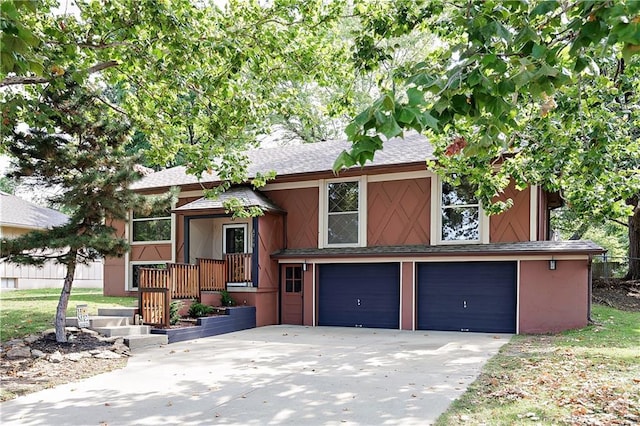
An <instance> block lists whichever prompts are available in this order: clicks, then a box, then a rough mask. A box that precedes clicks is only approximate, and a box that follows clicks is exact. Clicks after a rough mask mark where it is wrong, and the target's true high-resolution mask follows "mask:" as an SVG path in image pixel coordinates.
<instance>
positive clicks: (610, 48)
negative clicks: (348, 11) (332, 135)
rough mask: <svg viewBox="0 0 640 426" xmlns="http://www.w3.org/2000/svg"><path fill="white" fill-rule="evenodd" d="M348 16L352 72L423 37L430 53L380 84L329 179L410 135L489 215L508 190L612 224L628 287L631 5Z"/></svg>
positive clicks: (400, 8)
mask: <svg viewBox="0 0 640 426" xmlns="http://www.w3.org/2000/svg"><path fill="white" fill-rule="evenodd" d="M355 14H356V15H357V16H359V18H360V22H361V25H362V29H361V30H360V31H359V34H358V38H357V40H360V42H357V43H356V46H357V51H356V53H355V55H354V60H355V62H356V65H357V66H360V65H362V64H365V65H366V66H367V67H369V68H375V67H377V66H380V65H381V64H384V63H385V60H386V58H387V57H388V52H390V51H393V49H394V48H395V46H394V43H393V40H394V39H395V38H396V37H398V36H400V35H404V34H414V35H420V34H426V35H429V36H433V34H436V35H437V36H438V40H437V42H436V43H435V45H437V46H439V48H437V49H435V50H434V51H432V52H431V53H430V54H428V55H426V56H423V57H422V58H421V59H420V60H418V61H414V62H413V63H408V64H405V65H404V66H401V67H396V68H395V72H394V73H391V74H390V75H389V78H387V79H384V80H381V81H380V84H379V86H380V89H381V96H380V97H379V98H378V99H377V100H376V101H374V102H373V103H372V104H371V105H370V106H369V107H367V108H366V109H364V110H363V111H362V112H361V113H360V114H358V115H357V116H356V117H355V118H354V119H353V120H352V121H351V123H350V124H349V125H348V126H347V128H346V133H347V136H348V138H349V139H350V140H351V141H352V142H353V147H352V149H351V150H350V152H344V153H343V154H341V156H340V157H339V158H338V160H337V161H336V163H335V166H334V167H335V168H336V169H340V168H342V167H345V166H351V165H354V164H364V163H365V162H366V161H367V160H370V159H371V158H372V157H373V155H374V153H375V151H376V150H378V149H380V148H381V147H382V145H383V143H384V141H385V140H387V139H389V138H391V137H395V136H399V135H402V134H403V132H404V131H406V130H409V129H414V130H417V131H419V132H423V133H425V134H426V135H427V136H428V137H429V138H430V140H431V141H432V143H433V144H434V145H435V155H436V156H437V158H438V161H437V162H435V163H433V164H430V166H431V167H433V168H434V169H436V171H437V172H438V173H439V174H441V175H442V176H443V177H444V178H450V176H451V175H452V174H455V175H456V176H458V177H461V176H462V177H465V178H467V179H469V180H470V181H472V182H474V183H475V184H476V185H477V192H476V195H477V196H478V197H479V198H480V199H481V200H482V202H483V205H484V206H485V207H486V210H487V211H488V212H489V213H491V214H493V213H498V212H500V211H503V210H504V209H506V208H508V207H509V206H510V200H507V201H506V202H495V196H496V195H498V194H500V193H501V192H502V191H503V190H504V188H505V187H506V186H507V185H508V184H509V182H511V181H514V182H515V184H516V186H517V187H518V188H524V187H526V186H527V185H530V184H535V185H541V186H542V187H544V188H545V189H547V190H551V191H559V192H560V193H561V195H562V196H563V198H564V201H565V203H566V204H567V205H568V206H569V207H570V208H571V209H572V210H573V211H574V212H575V213H576V214H580V215H584V216H585V217H586V218H587V219H588V220H589V221H592V222H602V221H603V220H604V219H607V218H608V219H614V220H619V219H620V218H625V219H624V221H625V222H627V225H628V228H629V242H630V245H629V256H630V259H629V274H628V277H629V278H634V279H640V204H639V201H640V196H639V195H640V172H639V170H640V143H639V136H640V131H639V130H638V129H640V107H639V105H640V102H639V101H640V63H639V62H640V61H639V59H638V56H640V55H638V54H637V53H638V52H639V51H640V2H637V1H616V2H609V1H576V2H571V1H565V2H560V1H538V2H516V1H512V2H502V1H475V0H468V1H466V2H464V3H456V2H445V1H431V2H425V3H422V2H409V1H402V2H370V3H369V2H362V3H358V4H356V6H355ZM496 163H500V167H494V166H495V164H496Z"/></svg>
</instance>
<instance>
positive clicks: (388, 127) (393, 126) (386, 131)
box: [378, 115, 402, 139]
mask: <svg viewBox="0 0 640 426" xmlns="http://www.w3.org/2000/svg"><path fill="white" fill-rule="evenodd" d="M384 117H385V119H384V121H382V122H381V123H380V125H379V127H378V130H379V131H380V133H382V134H383V135H384V136H385V137H386V138H387V139H391V138H393V137H396V136H398V135H399V134H401V133H402V128H401V127H400V126H398V123H397V122H396V119H395V118H394V117H393V116H392V115H385V116H384Z"/></svg>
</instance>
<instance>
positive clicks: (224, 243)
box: [222, 223, 251, 255]
mask: <svg viewBox="0 0 640 426" xmlns="http://www.w3.org/2000/svg"><path fill="white" fill-rule="evenodd" d="M228 228H243V229H244V253H251V251H250V250H249V235H248V234H249V224H248V223H223V224H222V254H223V255H225V254H228V253H227V229H228Z"/></svg>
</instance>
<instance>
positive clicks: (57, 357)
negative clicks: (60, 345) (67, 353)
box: [49, 351, 64, 364]
mask: <svg viewBox="0 0 640 426" xmlns="http://www.w3.org/2000/svg"><path fill="white" fill-rule="evenodd" d="M63 359H64V357H63V356H62V354H61V353H60V351H55V352H54V353H52V354H51V355H49V362H52V363H54V364H58V363H60V362H62V360H63Z"/></svg>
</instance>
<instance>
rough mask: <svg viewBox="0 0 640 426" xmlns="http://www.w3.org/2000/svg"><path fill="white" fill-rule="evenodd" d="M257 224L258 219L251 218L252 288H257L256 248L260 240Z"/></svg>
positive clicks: (258, 254)
mask: <svg viewBox="0 0 640 426" xmlns="http://www.w3.org/2000/svg"><path fill="white" fill-rule="evenodd" d="M258 223H259V218H258V217H254V218H253V249H252V252H253V256H251V276H252V281H253V286H254V287H258V262H259V261H258V256H260V253H259V252H258V247H259V246H260V244H259V242H258V239H259V238H260V233H259V232H258Z"/></svg>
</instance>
